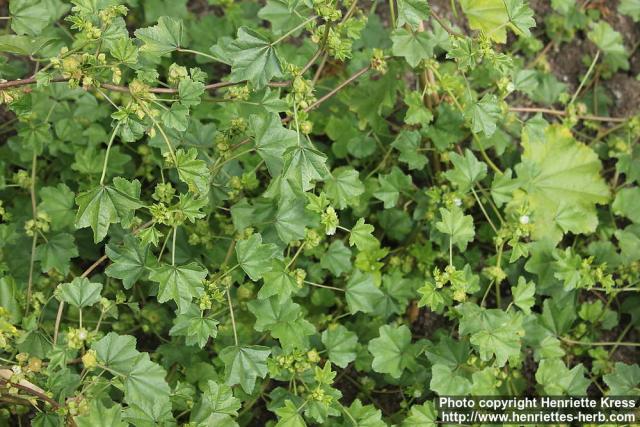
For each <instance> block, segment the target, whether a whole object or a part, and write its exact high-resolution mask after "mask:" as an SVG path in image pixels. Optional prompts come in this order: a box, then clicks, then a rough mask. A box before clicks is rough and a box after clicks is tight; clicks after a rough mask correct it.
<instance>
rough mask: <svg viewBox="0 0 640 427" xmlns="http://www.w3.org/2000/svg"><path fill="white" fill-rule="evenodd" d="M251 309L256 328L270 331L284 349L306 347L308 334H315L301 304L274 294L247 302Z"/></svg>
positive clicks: (260, 330)
mask: <svg viewBox="0 0 640 427" xmlns="http://www.w3.org/2000/svg"><path fill="white" fill-rule="evenodd" d="M247 307H248V308H249V311H250V312H251V313H253V315H254V316H255V317H256V323H255V325H254V329H255V330H256V331H259V332H263V331H270V332H271V336H273V337H274V338H277V339H278V340H279V341H280V344H281V346H282V348H283V349H284V350H291V349H294V348H299V349H304V348H306V347H307V346H308V345H309V342H308V338H307V336H309V335H313V334H314V333H315V331H316V329H315V327H314V326H313V325H312V324H311V323H309V322H308V321H307V320H305V319H304V318H303V316H302V311H301V307H300V305H298V304H296V303H294V302H292V301H291V300H288V301H286V300H285V301H281V299H280V298H279V296H277V295H274V296H272V297H270V298H269V299H263V300H253V301H250V302H249V303H248V304H247Z"/></svg>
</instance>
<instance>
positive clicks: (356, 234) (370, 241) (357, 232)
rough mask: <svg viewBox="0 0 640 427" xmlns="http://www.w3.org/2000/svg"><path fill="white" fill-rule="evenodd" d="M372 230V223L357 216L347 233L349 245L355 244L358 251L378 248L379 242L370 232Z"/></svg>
mask: <svg viewBox="0 0 640 427" xmlns="http://www.w3.org/2000/svg"><path fill="white" fill-rule="evenodd" d="M373 230H374V229H373V225H371V224H366V223H365V222H364V218H359V219H358V221H357V222H356V224H355V225H354V226H353V228H352V229H351V233H349V246H353V245H355V246H356V247H357V248H358V250H360V251H368V250H372V249H376V248H378V247H379V246H380V242H378V239H376V238H375V237H373V235H372V234H371V233H373Z"/></svg>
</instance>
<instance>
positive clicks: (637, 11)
mask: <svg viewBox="0 0 640 427" xmlns="http://www.w3.org/2000/svg"><path fill="white" fill-rule="evenodd" d="M618 12H620V13H623V14H625V15H627V16H630V17H631V19H633V22H638V21H640V0H621V1H620V4H619V5H618Z"/></svg>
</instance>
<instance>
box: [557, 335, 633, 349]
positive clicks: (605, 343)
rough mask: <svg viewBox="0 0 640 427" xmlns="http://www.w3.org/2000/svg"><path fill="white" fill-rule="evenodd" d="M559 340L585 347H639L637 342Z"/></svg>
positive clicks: (562, 338) (563, 338)
mask: <svg viewBox="0 0 640 427" xmlns="http://www.w3.org/2000/svg"><path fill="white" fill-rule="evenodd" d="M560 339H561V340H562V341H564V342H566V343H568V344H576V345H586V346H594V347H595V346H603V347H606V346H623V347H640V343H638V342H617V341H591V342H588V341H576V340H572V339H570V338H565V337H560Z"/></svg>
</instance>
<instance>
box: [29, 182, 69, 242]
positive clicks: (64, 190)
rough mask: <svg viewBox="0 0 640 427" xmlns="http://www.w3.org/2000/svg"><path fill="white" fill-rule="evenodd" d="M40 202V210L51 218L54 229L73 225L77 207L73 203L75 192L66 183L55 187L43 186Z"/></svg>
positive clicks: (40, 192)
mask: <svg viewBox="0 0 640 427" xmlns="http://www.w3.org/2000/svg"><path fill="white" fill-rule="evenodd" d="M39 194H40V198H41V199H42V203H40V205H39V207H38V210H42V211H44V212H46V213H47V214H48V215H49V217H50V218H51V228H52V229H53V230H54V231H58V230H62V229H64V228H67V227H69V226H71V225H73V221H74V217H75V214H76V213H75V208H74V204H73V200H74V197H75V196H74V194H73V191H71V190H70V189H69V187H67V186H66V185H65V184H58V185H56V186H55V187H43V188H42V189H41V190H40V191H39Z"/></svg>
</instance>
